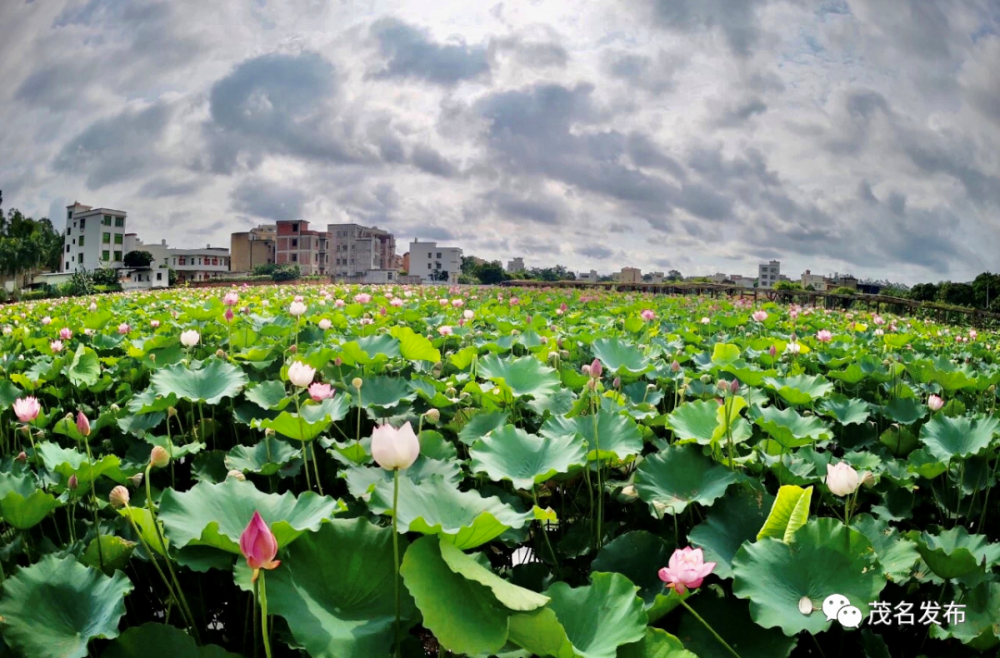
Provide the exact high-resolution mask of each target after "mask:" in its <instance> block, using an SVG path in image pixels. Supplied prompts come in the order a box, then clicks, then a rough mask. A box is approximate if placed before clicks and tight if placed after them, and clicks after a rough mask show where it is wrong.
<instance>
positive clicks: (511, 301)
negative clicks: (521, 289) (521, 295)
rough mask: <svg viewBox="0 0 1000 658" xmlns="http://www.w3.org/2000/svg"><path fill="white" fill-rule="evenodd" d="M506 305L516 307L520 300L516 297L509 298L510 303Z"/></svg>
mask: <svg viewBox="0 0 1000 658" xmlns="http://www.w3.org/2000/svg"><path fill="white" fill-rule="evenodd" d="M508 303H509V304H510V305H511V306H517V305H518V304H520V303H521V300H520V299H518V298H517V297H511V298H510V302H508Z"/></svg>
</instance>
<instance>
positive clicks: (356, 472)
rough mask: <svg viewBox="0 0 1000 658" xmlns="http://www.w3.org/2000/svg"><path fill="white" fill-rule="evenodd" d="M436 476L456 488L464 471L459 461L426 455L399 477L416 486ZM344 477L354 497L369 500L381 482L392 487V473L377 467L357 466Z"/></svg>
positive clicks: (422, 455)
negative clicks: (375, 487)
mask: <svg viewBox="0 0 1000 658" xmlns="http://www.w3.org/2000/svg"><path fill="white" fill-rule="evenodd" d="M421 434H423V432H421ZM435 475H437V476H440V477H441V478H442V480H443V481H444V482H446V483H448V484H450V485H453V486H456V487H457V486H458V485H459V483H460V482H461V481H462V469H461V468H460V467H459V464H458V462H457V461H445V460H440V459H431V458H430V457H428V456H427V455H424V454H421V455H420V456H419V457H417V461H415V462H413V465H412V466H410V467H409V468H407V469H406V470H404V471H402V472H400V474H399V477H401V478H403V477H405V478H407V479H409V480H410V482H412V483H414V484H420V483H421V482H423V481H424V480H427V479H429V478H431V477H433V476H435ZM343 477H344V479H345V480H346V481H347V490H348V491H350V492H351V495H352V496H354V497H355V498H360V499H362V500H368V499H369V497H370V495H371V493H372V490H373V487H374V486H375V485H377V484H378V483H379V482H387V483H389V484H390V485H391V484H392V477H393V475H392V471H387V470H385V469H384V468H380V467H377V466H371V467H364V466H356V467H353V468H348V469H347V472H346V473H344V474H343Z"/></svg>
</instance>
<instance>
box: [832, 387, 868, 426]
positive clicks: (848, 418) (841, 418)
mask: <svg viewBox="0 0 1000 658" xmlns="http://www.w3.org/2000/svg"><path fill="white" fill-rule="evenodd" d="M819 408H820V410H821V411H822V413H823V415H824V416H828V417H830V418H833V419H835V420H836V421H837V422H838V423H840V424H841V425H861V424H862V423H865V422H867V421H868V416H869V415H871V412H870V411H869V409H868V403H867V402H865V401H864V400H859V399H857V398H853V399H852V398H848V397H847V396H844V395H837V394H835V395H831V396H830V397H828V398H826V399H825V400H823V401H822V402H820V403H819Z"/></svg>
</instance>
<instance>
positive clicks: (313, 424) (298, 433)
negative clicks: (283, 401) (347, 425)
mask: <svg viewBox="0 0 1000 658" xmlns="http://www.w3.org/2000/svg"><path fill="white" fill-rule="evenodd" d="M350 405H351V396H350V395H347V394H344V395H335V396H333V397H332V398H327V399H325V400H323V401H322V402H320V403H319V404H315V403H309V404H305V405H302V408H301V414H299V413H292V412H289V411H282V412H281V413H280V414H278V415H277V416H276V417H275V418H255V419H253V421H251V423H250V425H251V426H252V427H256V428H259V429H263V430H267V429H273V430H274V431H275V432H277V433H278V434H280V435H282V436H284V437H288V438H289V439H295V440H297V441H311V440H313V439H315V438H316V437H317V436H319V435H320V434H322V433H323V432H325V431H326V430H327V429H328V428H329V427H330V425H331V424H332V423H335V422H338V421H341V420H343V419H344V418H346V417H347V412H348V410H349V409H350Z"/></svg>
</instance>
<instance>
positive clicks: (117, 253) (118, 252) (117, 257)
mask: <svg viewBox="0 0 1000 658" xmlns="http://www.w3.org/2000/svg"><path fill="white" fill-rule="evenodd" d="M121 259H122V252H120V251H116V252H115V262H118V261H120V260H121Z"/></svg>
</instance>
